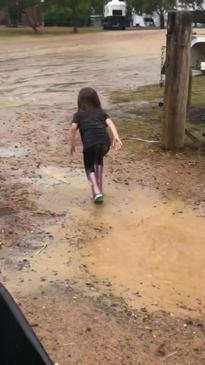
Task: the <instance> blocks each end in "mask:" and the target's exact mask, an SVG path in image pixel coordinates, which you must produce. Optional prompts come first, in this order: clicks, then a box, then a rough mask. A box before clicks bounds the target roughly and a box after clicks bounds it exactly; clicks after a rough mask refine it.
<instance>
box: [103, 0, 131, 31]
mask: <svg viewBox="0 0 205 365" xmlns="http://www.w3.org/2000/svg"><path fill="white" fill-rule="evenodd" d="M126 15H127V4H126V1H120V0H112V1H109V2H108V3H107V4H106V5H105V8H104V18H103V21H102V24H103V28H104V29H105V30H109V29H121V30H125V28H126V22H127V18H126Z"/></svg>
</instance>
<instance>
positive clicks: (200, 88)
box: [192, 75, 205, 106]
mask: <svg viewBox="0 0 205 365" xmlns="http://www.w3.org/2000/svg"><path fill="white" fill-rule="evenodd" d="M192 105H194V106H205V75H203V76H196V77H194V78H193V88H192Z"/></svg>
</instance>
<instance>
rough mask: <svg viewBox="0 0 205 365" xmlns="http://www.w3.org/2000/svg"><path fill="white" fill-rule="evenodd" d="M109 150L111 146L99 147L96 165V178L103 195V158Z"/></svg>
mask: <svg viewBox="0 0 205 365" xmlns="http://www.w3.org/2000/svg"><path fill="white" fill-rule="evenodd" d="M109 148H110V146H109V145H100V146H99V151H98V156H97V164H96V165H95V171H96V178H97V182H98V186H99V189H100V192H101V193H103V158H104V157H105V155H106V154H107V153H108V151H109Z"/></svg>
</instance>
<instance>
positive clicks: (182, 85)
mask: <svg viewBox="0 0 205 365" xmlns="http://www.w3.org/2000/svg"><path fill="white" fill-rule="evenodd" d="M191 31H192V16H191V14H190V12H187V11H180V12H170V13H169V19H168V31H167V55H166V82H165V96H164V111H163V116H162V122H163V131H162V145H163V147H164V148H166V149H171V150H173V151H174V150H177V149H179V148H182V147H183V146H184V137H185V123H186V120H187V105H188V103H189V100H188V99H189V87H191V84H190V67H191V51H190V43H191Z"/></svg>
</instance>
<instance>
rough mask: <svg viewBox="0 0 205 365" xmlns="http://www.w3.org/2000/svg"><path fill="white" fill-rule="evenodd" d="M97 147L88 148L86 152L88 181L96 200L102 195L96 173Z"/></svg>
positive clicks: (85, 162)
mask: <svg viewBox="0 0 205 365" xmlns="http://www.w3.org/2000/svg"><path fill="white" fill-rule="evenodd" d="M95 156H96V148H95V146H93V147H90V148H88V149H87V150H85V151H84V165H85V171H86V175H87V178H88V181H89V182H90V183H91V189H92V196H93V198H94V199H95V198H96V196H98V195H100V194H101V192H100V189H99V186H98V181H97V178H96V173H95Z"/></svg>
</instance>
